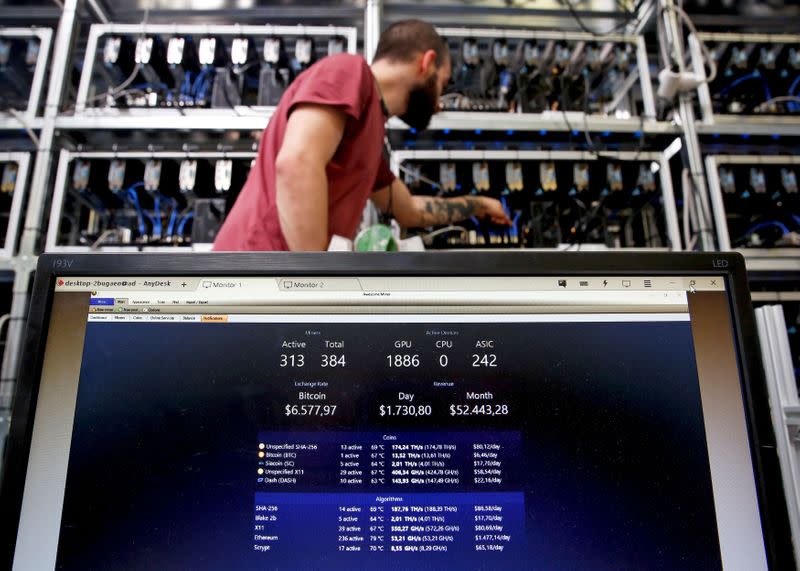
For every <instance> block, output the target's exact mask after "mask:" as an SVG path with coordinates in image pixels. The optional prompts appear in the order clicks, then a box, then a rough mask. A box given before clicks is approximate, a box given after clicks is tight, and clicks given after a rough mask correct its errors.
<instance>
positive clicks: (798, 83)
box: [786, 75, 800, 111]
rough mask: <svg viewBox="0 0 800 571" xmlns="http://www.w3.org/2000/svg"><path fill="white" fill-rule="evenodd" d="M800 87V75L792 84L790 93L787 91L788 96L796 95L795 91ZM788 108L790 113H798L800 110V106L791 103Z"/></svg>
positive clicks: (787, 105)
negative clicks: (799, 109)
mask: <svg viewBox="0 0 800 571" xmlns="http://www.w3.org/2000/svg"><path fill="white" fill-rule="evenodd" d="M799 86H800V75H798V76H797V77H796V78H795V80H794V81H793V82H792V84H791V85H790V86H789V91H787V95H790V96H791V95H795V90H796V89H797V88H798V87H799ZM786 108H787V109H788V110H789V111H797V110H798V108H800V104H798V103H796V102H794V101H790V102H788V103H787V104H786Z"/></svg>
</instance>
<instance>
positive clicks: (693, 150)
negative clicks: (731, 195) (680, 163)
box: [659, 0, 715, 252]
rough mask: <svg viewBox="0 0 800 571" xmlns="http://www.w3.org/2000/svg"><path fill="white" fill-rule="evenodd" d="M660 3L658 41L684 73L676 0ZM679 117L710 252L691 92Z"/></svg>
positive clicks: (683, 97)
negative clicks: (663, 31)
mask: <svg viewBox="0 0 800 571" xmlns="http://www.w3.org/2000/svg"><path fill="white" fill-rule="evenodd" d="M660 1H661V3H662V7H663V9H664V15H665V18H666V22H665V24H666V26H665V29H666V35H667V36H668V37H667V38H659V41H662V42H663V41H666V42H668V45H667V47H668V49H669V50H671V53H672V54H673V59H674V60H675V61H676V62H677V64H678V67H679V69H680V71H684V70H685V65H684V52H683V35H682V34H683V32H682V28H681V26H680V25H679V24H678V18H677V17H676V10H675V8H674V3H673V0H660ZM678 115H679V117H680V120H681V128H682V129H683V142H684V145H685V147H686V157H687V160H688V163H689V171H690V173H691V176H692V181H693V183H694V187H695V193H694V198H695V203H696V207H697V212H698V213H699V223H698V228H697V231H698V234H699V236H700V245H701V247H702V249H703V250H704V251H706V252H711V251H714V250H715V243H714V228H713V223H712V221H711V214H710V213H711V205H710V204H709V200H708V187H707V185H706V177H705V171H704V169H703V157H702V154H701V152H700V140H699V138H698V136H697V129H696V122H695V114H694V106H693V102H692V95H691V93H681V94H680V95H679V96H678Z"/></svg>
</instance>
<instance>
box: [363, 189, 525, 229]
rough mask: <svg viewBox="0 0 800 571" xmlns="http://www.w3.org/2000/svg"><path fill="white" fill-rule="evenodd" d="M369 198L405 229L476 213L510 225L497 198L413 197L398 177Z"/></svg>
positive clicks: (435, 224)
mask: <svg viewBox="0 0 800 571" xmlns="http://www.w3.org/2000/svg"><path fill="white" fill-rule="evenodd" d="M372 201H373V202H374V203H375V206H377V207H378V209H379V210H381V211H382V212H385V213H387V214H389V215H391V216H394V217H395V219H396V220H397V221H398V222H399V223H400V225H401V226H404V227H406V228H413V227H426V226H441V225H443V224H453V223H456V222H461V221H463V220H466V219H468V218H470V217H471V216H476V217H478V218H485V219H488V220H489V221H491V222H492V223H493V224H500V225H505V226H510V225H511V224H512V222H511V220H510V219H509V218H508V215H507V213H506V212H505V210H503V205H502V204H501V203H500V201H498V200H495V199H494V198H489V197H488V196H457V197H453V198H437V197H434V196H413V195H412V194H411V192H410V191H409V190H408V187H407V186H406V185H405V184H404V183H403V182H402V181H400V180H399V179H396V180H395V181H394V182H393V183H392V185H391V186H389V187H386V188H384V189H382V190H379V191H377V192H375V193H373V195H372Z"/></svg>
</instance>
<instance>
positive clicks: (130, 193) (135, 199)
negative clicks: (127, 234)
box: [125, 181, 147, 236]
mask: <svg viewBox="0 0 800 571" xmlns="http://www.w3.org/2000/svg"><path fill="white" fill-rule="evenodd" d="M143 186H144V182H141V181H140V182H137V183H135V184H133V185H132V186H130V187H129V188H128V190H126V191H125V195H126V196H127V199H128V201H129V202H130V203H131V204H133V207H134V209H135V210H136V217H137V219H138V222H139V235H140V236H146V235H147V227H146V226H145V223H144V213H143V211H142V207H141V205H140V204H139V195H138V194H136V189H137V188H142V187H143Z"/></svg>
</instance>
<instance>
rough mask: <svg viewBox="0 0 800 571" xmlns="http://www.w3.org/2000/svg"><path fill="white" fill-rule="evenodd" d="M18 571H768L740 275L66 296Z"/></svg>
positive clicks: (130, 286) (165, 281) (40, 416)
mask: <svg viewBox="0 0 800 571" xmlns="http://www.w3.org/2000/svg"><path fill="white" fill-rule="evenodd" d="M54 287H55V292H54V295H53V301H52V307H51V311H50V317H49V327H48V331H47V338H46V345H45V351H44V357H43V369H42V374H41V386H40V390H39V397H38V403H37V407H36V413H35V423H34V429H33V437H32V445H31V452H30V459H29V464H28V471H27V476H26V481H25V490H24V496H23V503H22V512H21V519H20V527H19V532H18V536H17V545H16V552H15V559H14V569H18V570H22V569H59V570H64V571H72V570H81V571H83V570H87V569H103V570H111V569H125V570H130V569H187V568H191V569H198V570H199V569H238V570H244V569H329V570H352V569H358V568H363V569H422V568H424V569H440V570H448V569H491V570H501V569H554V570H556V569H557V570H563V569H593V570H606V569H608V570H612V569H613V570H618V569H683V570H687V569H698V570H700V569H702V570H704V571H707V570H711V569H747V570H748V571H753V570H758V569H766V567H767V564H766V556H765V549H764V540H763V536H762V529H761V524H760V518H759V508H758V499H757V494H756V484H755V477H754V470H753V462H752V459H751V454H750V448H749V444H748V431H747V423H746V418H745V411H744V406H743V399H742V389H741V380H740V372H739V369H738V367H739V365H738V357H737V353H736V342H735V332H734V328H733V326H732V318H731V304H730V300H729V296H728V291H727V289H726V288H727V285H726V282H725V278H723V277H713V276H711V277H709V276H663V275H662V276H658V275H653V276H651V277H646V276H645V277H642V276H631V277H625V276H619V275H608V276H606V277H598V276H587V277H583V278H582V277H574V276H570V277H568V278H566V279H559V278H556V277H509V276H504V277H474V276H471V277H413V276H399V275H398V276H394V277H368V276H360V277H359V276H352V277H325V276H322V277H318V278H314V277H292V276H287V277H280V278H275V277H270V278H267V277H260V278H254V277H242V278H235V277H214V276H209V277H207V278H198V277H192V278H189V277H185V278H180V277H178V278H176V277H174V276H173V277H159V276H154V277H149V278H143V277H135V278H134V277H131V278H119V277H108V278H103V277H97V276H87V277H85V278H76V277H69V278H66V277H64V278H59V279H57V280H56V283H55V286H54Z"/></svg>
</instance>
